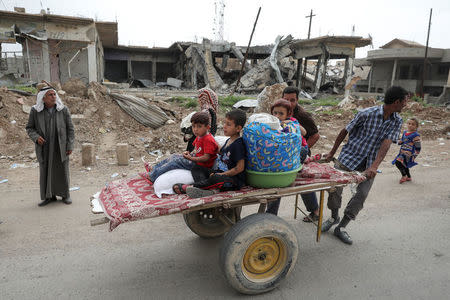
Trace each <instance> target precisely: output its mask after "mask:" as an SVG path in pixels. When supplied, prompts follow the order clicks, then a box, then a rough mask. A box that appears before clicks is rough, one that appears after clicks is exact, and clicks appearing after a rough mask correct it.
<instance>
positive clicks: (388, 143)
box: [364, 139, 392, 178]
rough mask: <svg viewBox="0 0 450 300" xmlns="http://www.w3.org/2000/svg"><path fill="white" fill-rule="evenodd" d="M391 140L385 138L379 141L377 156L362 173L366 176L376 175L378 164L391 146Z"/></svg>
mask: <svg viewBox="0 0 450 300" xmlns="http://www.w3.org/2000/svg"><path fill="white" fill-rule="evenodd" d="M391 144H392V140H389V139H385V140H383V142H381V146H380V150H378V153H377V156H376V157H375V160H374V161H373V163H372V165H371V166H370V167H369V168H367V170H366V171H364V173H366V175H367V177H368V178H373V177H375V175H377V169H378V167H379V166H380V164H381V162H382V161H383V159H384V158H385V157H386V154H387V152H388V150H389V148H390V147H391Z"/></svg>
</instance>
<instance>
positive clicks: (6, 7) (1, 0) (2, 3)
mask: <svg viewBox="0 0 450 300" xmlns="http://www.w3.org/2000/svg"><path fill="white" fill-rule="evenodd" d="M0 1H2V4H3V6H4V7H5V9H6V10H8V8H7V7H6V5H5V2H3V0H0Z"/></svg>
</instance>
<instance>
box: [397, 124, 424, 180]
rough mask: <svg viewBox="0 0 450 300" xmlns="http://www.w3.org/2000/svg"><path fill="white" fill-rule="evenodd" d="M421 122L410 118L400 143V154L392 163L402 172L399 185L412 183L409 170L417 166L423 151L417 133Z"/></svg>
mask: <svg viewBox="0 0 450 300" xmlns="http://www.w3.org/2000/svg"><path fill="white" fill-rule="evenodd" d="M418 127H419V121H418V120H417V119H416V118H410V119H408V121H407V122H406V128H407V130H405V131H403V134H402V138H401V140H400V141H399V142H398V144H399V145H401V146H400V152H399V153H398V155H397V157H395V159H394V160H393V161H392V164H395V166H396V167H397V168H398V169H399V170H400V173H401V174H402V178H401V179H400V181H399V183H400V184H401V183H404V182H405V181H411V174H410V172H409V169H410V168H412V167H414V166H415V165H417V163H416V162H415V159H416V157H417V155H419V153H420V150H421V144H420V134H419V133H418V132H417V128H418Z"/></svg>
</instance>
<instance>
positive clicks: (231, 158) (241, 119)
mask: <svg viewBox="0 0 450 300" xmlns="http://www.w3.org/2000/svg"><path fill="white" fill-rule="evenodd" d="M245 121H246V114H245V112H244V111H242V110H240V109H235V110H232V111H230V112H228V113H227V114H226V115H225V122H224V124H223V131H224V135H226V136H228V137H229V138H228V139H227V141H226V142H225V144H224V145H223V146H222V148H221V149H220V152H219V158H218V159H217V168H216V169H215V170H213V171H212V172H211V173H210V175H209V177H208V178H206V179H204V180H200V181H197V180H195V178H194V181H195V182H194V184H193V185H192V186H189V185H183V184H176V186H178V187H179V188H181V190H182V191H186V193H187V194H188V195H189V196H190V197H191V198H199V197H206V196H210V195H212V194H214V190H219V191H234V190H239V189H240V188H241V187H242V186H244V185H245V156H246V151H245V145H244V140H243V139H242V137H240V133H241V131H242V129H243V127H244V125H245ZM174 191H175V190H174ZM175 192H176V191H175Z"/></svg>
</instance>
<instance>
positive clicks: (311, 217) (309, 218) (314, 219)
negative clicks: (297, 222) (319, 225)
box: [303, 212, 319, 223]
mask: <svg viewBox="0 0 450 300" xmlns="http://www.w3.org/2000/svg"><path fill="white" fill-rule="evenodd" d="M317 221H319V216H318V215H316V214H315V213H313V212H312V213H310V214H309V215H308V216H306V217H304V218H303V222H305V223H311V222H317Z"/></svg>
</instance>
